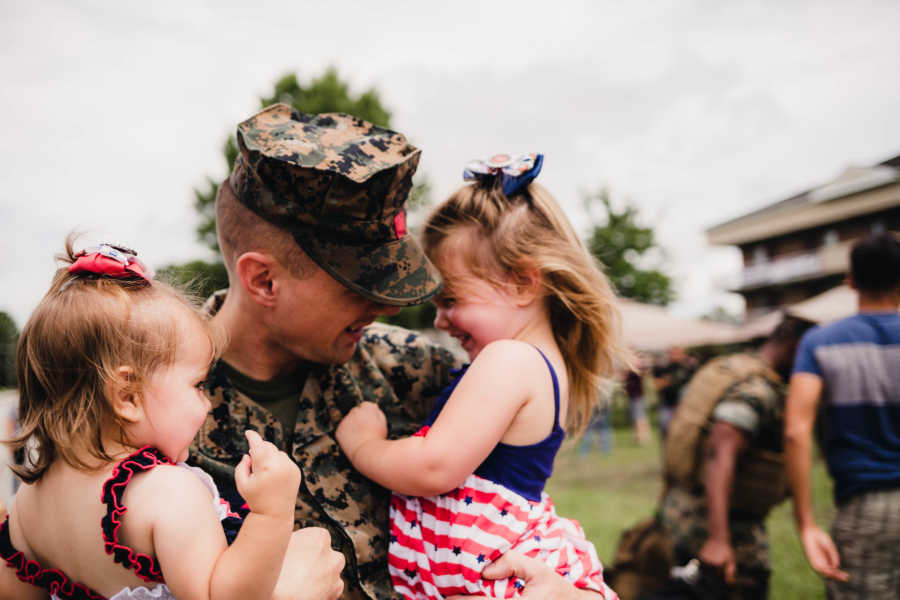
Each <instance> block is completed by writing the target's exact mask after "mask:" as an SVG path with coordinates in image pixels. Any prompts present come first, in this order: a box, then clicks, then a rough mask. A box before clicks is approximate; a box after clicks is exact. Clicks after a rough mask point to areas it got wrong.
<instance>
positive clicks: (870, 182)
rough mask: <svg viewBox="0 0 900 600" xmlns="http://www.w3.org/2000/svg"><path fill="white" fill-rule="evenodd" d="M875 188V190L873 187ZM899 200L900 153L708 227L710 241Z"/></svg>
mask: <svg viewBox="0 0 900 600" xmlns="http://www.w3.org/2000/svg"><path fill="white" fill-rule="evenodd" d="M873 191H877V192H876V193H871V192H873ZM891 206H900V154H898V155H897V156H894V157H892V158H889V159H887V160H885V161H883V162H880V163H878V164H876V165H872V166H870V167H848V168H847V169H845V170H844V171H843V172H842V173H841V174H840V175H839V176H838V177H837V178H835V179H833V180H831V181H828V182H826V183H824V184H822V185H819V186H817V187H814V188H811V189H808V190H806V191H803V192H801V193H799V194H795V195H793V196H791V197H789V198H785V199H784V200H779V201H778V202H775V203H773V204H770V205H768V206H764V207H763V208H760V209H758V210H755V211H752V212H749V213H747V214H745V215H742V216H740V217H737V218H734V219H731V220H729V221H725V222H724V223H720V224H718V225H715V226H713V227H710V228H709V229H707V230H706V235H707V239H708V240H709V242H710V243H712V244H724V245H731V244H738V245H740V244H746V243H750V242H754V241H758V240H764V239H769V238H772V237H776V236H778V235H784V234H786V233H791V232H793V231H801V230H804V229H809V228H811V227H817V226H821V225H827V224H829V223H833V222H837V221H841V220H844V219H847V218H851V217H855V216H859V215H864V214H868V213H871V212H877V211H879V210H883V209H885V208H889V207H891Z"/></svg>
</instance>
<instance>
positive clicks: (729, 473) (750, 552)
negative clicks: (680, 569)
mask: <svg viewBox="0 0 900 600" xmlns="http://www.w3.org/2000/svg"><path fill="white" fill-rule="evenodd" d="M810 325H811V324H810V323H807V322H805V321H800V320H797V319H786V320H785V321H783V322H782V324H781V325H779V327H778V328H777V329H776V330H775V332H774V333H773V334H772V336H771V337H770V338H769V339H768V340H767V341H766V343H765V344H764V345H763V346H762V347H761V348H760V349H759V351H758V352H757V353H755V354H744V355H735V356H729V357H724V358H719V359H716V360H714V361H711V362H710V363H709V364H707V365H706V366H704V367H703V368H702V369H701V370H700V371H698V372H697V374H696V375H695V376H694V378H693V379H692V380H691V382H690V383H689V384H688V387H687V388H686V390H685V398H684V400H683V401H682V404H681V405H680V406H679V409H678V410H677V411H676V413H675V416H674V417H673V420H672V430H671V434H672V439H670V440H668V441H667V445H666V451H667V467H666V474H667V482H666V488H665V491H664V494H663V498H662V501H661V504H660V510H659V518H660V520H661V523H662V525H663V528H664V530H665V531H666V533H667V534H668V538H669V541H670V542H671V550H672V551H673V557H674V561H675V564H676V565H685V564H687V563H689V562H690V561H691V560H692V559H695V558H697V559H699V565H700V571H699V580H693V581H689V582H687V583H686V582H685V581H683V580H676V581H673V582H671V583H670V584H669V585H668V586H666V588H665V589H663V590H660V591H659V592H657V593H654V594H650V595H648V596H644V598H657V599H661V598H692V597H704V598H729V599H732V598H733V599H750V598H753V599H760V598H766V597H767V596H768V589H769V578H770V573H771V569H772V568H771V562H770V558H769V545H768V538H767V535H766V529H765V517H766V513H767V512H768V510H769V509H770V508H771V507H772V505H774V504H775V503H777V502H779V501H780V500H781V499H783V498H784V493H783V491H784V485H785V476H784V474H783V471H784V469H783V450H782V445H783V444H782V437H783V433H782V431H783V423H784V399H785V394H786V388H785V384H784V373H785V372H787V371H789V369H790V365H791V364H792V360H793V357H794V353H795V351H796V347H797V343H798V341H799V339H800V336H801V335H802V333H803V332H804V331H805V330H806V328H808V327H809V326H810ZM715 371H718V372H715ZM714 379H718V380H719V381H720V382H721V384H720V388H718V389H724V391H723V392H721V393H718V394H717V398H708V399H705V400H701V403H703V402H705V403H707V406H709V407H710V408H711V409H712V412H711V414H709V416H708V421H707V423H706V424H705V426H703V427H702V429H698V431H699V432H700V434H701V437H700V438H699V439H698V440H697V448H696V450H692V451H691V452H694V454H692V455H691V456H696V457H697V458H696V459H694V460H692V462H693V463H694V465H693V467H692V468H693V473H694V475H692V476H691V477H688V478H675V477H673V476H672V473H673V471H674V469H673V468H671V465H670V463H671V457H670V456H669V455H670V454H671V453H673V452H675V450H674V448H672V447H671V446H670V444H678V443H681V440H682V439H684V438H680V433H681V432H682V431H684V429H683V428H682V427H681V425H682V424H683V423H684V418H685V416H686V415H684V414H681V413H682V412H683V411H688V410H689V409H690V408H691V407H692V405H693V406H696V405H697V402H696V400H697V399H698V398H692V395H694V394H703V393H716V392H711V390H712V389H716V388H715V387H714V386H710V385H707V384H706V383H704V382H709V381H711V380H714ZM698 383H699V385H698ZM698 450H699V451H698ZM756 455H765V456H770V457H775V460H774V461H773V462H772V463H771V464H773V465H774V468H775V469H776V470H777V473H769V474H765V475H763V476H759V475H758V474H756V473H751V472H749V465H750V461H749V458H750V457H751V456H756ZM754 480H755V481H754ZM748 485H757V486H759V487H758V488H756V489H755V490H751V491H749V492H748V491H747V489H746V486H748ZM739 496H742V497H741V498H740V499H739ZM746 496H751V497H752V498H750V499H749V500H748V499H747V498H746ZM761 496H768V499H767V500H760V497H761ZM755 500H760V502H761V504H762V506H756V505H754V501H755ZM688 579H690V578H688ZM698 594H699V595H698Z"/></svg>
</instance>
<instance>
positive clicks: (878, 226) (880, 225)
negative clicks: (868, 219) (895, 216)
mask: <svg viewBox="0 0 900 600" xmlns="http://www.w3.org/2000/svg"><path fill="white" fill-rule="evenodd" d="M869 230H870V231H871V232H872V233H884V232H885V226H884V221H882V220H881V219H878V220H877V221H874V222H873V223H872V225H871V226H870V227H869Z"/></svg>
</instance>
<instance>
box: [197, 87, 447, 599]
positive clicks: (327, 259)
mask: <svg viewBox="0 0 900 600" xmlns="http://www.w3.org/2000/svg"><path fill="white" fill-rule="evenodd" d="M237 143H238V150H239V153H238V156H237V159H236V161H235V165H234V169H233V170H232V172H231V174H230V175H229V178H228V179H227V181H226V182H225V183H224V184H223V185H228V186H230V187H231V189H232V191H233V192H234V194H235V196H236V197H237V199H238V200H239V201H240V202H241V203H242V204H243V205H244V206H246V207H247V208H249V209H250V210H252V211H253V212H255V213H256V214H257V215H259V216H260V217H262V218H263V219H266V220H267V221H269V222H271V223H273V224H274V225H276V226H277V227H279V228H281V229H283V230H285V231H287V232H289V233H291V234H292V236H293V237H294V240H295V241H296V242H297V244H298V245H299V246H300V247H301V248H303V250H304V251H305V252H306V253H307V254H308V255H309V256H310V257H311V258H312V259H313V260H314V261H315V262H316V263H317V264H318V265H319V266H320V267H321V268H322V269H323V270H325V271H326V272H327V273H328V274H329V275H331V276H332V277H333V278H334V279H336V280H337V281H339V282H340V283H341V284H343V285H344V286H346V287H348V288H349V289H351V290H353V291H355V292H358V293H359V294H361V295H362V296H364V297H366V298H368V299H370V300H373V301H375V302H378V303H380V304H389V305H396V306H406V305H412V304H418V303H421V302H424V301H425V300H427V299H428V298H430V297H431V296H433V295H434V294H436V293H437V292H438V291H439V289H440V285H441V284H440V276H439V274H438V273H437V270H436V269H435V268H434V266H433V265H432V264H431V263H430V262H429V261H428V260H427V258H426V257H425V255H424V253H423V252H422V250H421V248H420V247H419V245H418V244H417V243H416V242H415V240H414V239H413V238H412V237H411V236H409V235H408V233H407V230H406V223H405V209H404V206H405V202H406V197H407V195H408V192H409V189H410V187H411V185H412V175H413V173H414V172H415V169H416V165H417V164H418V160H419V150H418V149H417V148H415V147H413V146H411V145H410V144H408V143H407V141H406V138H404V137H403V135H401V134H399V133H397V132H394V131H390V130H387V129H383V128H380V127H376V126H374V125H372V124H371V123H367V122H365V121H363V120H361V119H358V118H356V117H353V116H350V115H344V114H324V115H305V114H302V113H298V112H297V111H294V110H292V109H291V107H289V106H287V105H284V104H276V105H273V106H270V107H267V108H265V109H263V110H262V111H260V112H259V113H258V114H256V115H254V116H253V117H251V118H249V119H247V120H246V121H244V122H242V123H240V124H239V125H238V128H237ZM223 301H224V295H218V296H217V297H214V298H213V299H212V301H211V303H210V306H209V309H210V312H215V311H216V310H217V309H218V308H219V307H220V306H221V303H222V302H223ZM296 318H298V319H302V318H303V315H302V314H300V315H297V317H296ZM335 318H338V319H340V318H342V316H341V315H335ZM232 350H234V349H232ZM237 350H238V351H239V350H240V349H237ZM459 366H460V363H459V361H458V360H457V359H456V358H455V357H454V356H453V355H452V354H450V353H449V352H448V351H447V350H445V349H443V348H441V347H439V346H437V345H436V344H433V343H431V342H430V341H428V340H427V339H426V338H424V337H423V336H421V335H419V334H416V333H412V332H409V331H406V330H403V329H399V328H394V327H389V326H386V325H380V324H373V325H371V326H369V327H368V328H367V330H366V331H365V333H364V337H363V339H362V340H361V342H360V343H359V344H358V347H357V349H356V352H355V353H354V354H353V356H352V358H351V359H350V360H349V361H348V362H347V363H345V364H339V365H308V371H307V376H306V379H305V383H304V384H303V386H302V389H298V390H297V402H298V403H299V412H298V415H297V420H296V422H295V424H294V427H293V431H291V432H286V431H283V427H284V426H283V425H282V423H281V422H280V421H279V419H278V418H276V417H275V416H274V415H273V414H272V413H271V412H270V411H269V410H267V409H266V408H264V407H263V406H261V405H260V404H259V403H257V402H255V401H254V400H253V399H252V398H249V397H247V396H245V395H244V394H243V393H242V392H240V391H239V390H238V389H237V388H236V386H235V385H234V384H233V383H232V382H231V381H229V379H228V377H227V375H226V373H225V371H226V369H225V368H224V367H217V366H214V367H213V369H212V370H211V373H210V376H209V378H208V380H207V392H208V395H209V397H210V399H211V402H212V409H211V412H210V415H209V416H208V417H207V419H206V422H205V423H204V425H203V427H202V428H201V430H200V432H199V434H198V436H197V438H196V439H195V441H194V444H193V445H192V448H191V461H192V462H194V463H195V464H197V465H198V466H200V467H202V468H203V469H205V470H206V471H207V472H209V473H210V474H211V475H212V476H213V477H214V478H215V480H216V482H217V484H218V485H219V487H220V489H221V490H222V492H223V496H224V497H226V498H230V499H237V500H239V497H238V496H237V495H236V491H235V486H234V478H233V472H234V466H235V465H236V464H237V463H238V462H239V460H240V458H241V455H242V454H243V453H245V452H247V449H248V447H247V442H246V440H245V438H244V430H245V429H255V430H257V431H258V432H259V433H260V434H261V435H262V436H263V437H264V438H265V439H267V440H269V441H271V442H272V443H274V444H275V445H276V446H278V447H279V448H282V449H283V450H284V451H285V452H287V453H288V454H289V455H290V456H291V457H292V458H293V459H294V460H295V461H296V462H297V464H298V465H299V466H300V467H301V470H302V471H303V474H304V479H303V483H302V484H301V486H300V492H299V495H298V497H297V503H296V511H295V525H296V526H297V527H308V526H319V527H324V528H326V529H327V530H328V531H330V532H331V538H332V545H333V546H334V548H335V549H337V550H339V551H341V552H342V553H343V554H344V556H345V557H346V568H345V569H344V573H343V577H344V582H345V591H344V594H343V596H342V598H345V599H354V600H356V599H359V598H376V599H379V600H380V599H385V598H390V599H397V598H400V596H399V595H397V594H395V593H394V592H393V589H392V587H391V583H390V578H389V576H388V570H387V539H386V531H387V525H388V501H389V497H390V494H389V492H388V491H387V490H385V489H384V488H382V487H380V486H378V485H376V484H374V483H372V482H371V481H369V480H367V479H366V478H364V477H363V476H362V475H360V474H359V473H357V472H356V471H355V470H354V469H353V467H352V466H351V464H350V462H349V461H348V460H347V459H346V457H345V456H344V455H343V454H342V453H341V450H340V448H339V446H338V444H337V442H336V441H335V438H334V431H335V429H336V428H337V425H338V423H339V422H340V421H341V419H342V418H343V416H344V415H345V414H347V412H349V411H350V409H352V408H353V407H354V406H356V405H357V404H359V403H360V402H364V401H373V402H376V403H378V405H379V406H380V407H381V409H382V410H383V411H384V413H385V414H386V416H387V420H388V424H389V433H390V435H391V436H392V437H398V436H405V435H410V434H412V433H414V432H415V431H416V430H417V428H418V427H419V425H420V424H421V423H422V422H423V420H424V419H425V417H426V415H427V414H428V410H429V409H430V405H431V401H432V400H433V399H434V398H435V396H437V394H438V393H439V392H440V391H441V390H442V389H443V388H444V387H445V386H446V385H447V384H448V383H449V382H450V369H452V368H456V367H459ZM241 503H242V502H240V500H239V505H240V504H241Z"/></svg>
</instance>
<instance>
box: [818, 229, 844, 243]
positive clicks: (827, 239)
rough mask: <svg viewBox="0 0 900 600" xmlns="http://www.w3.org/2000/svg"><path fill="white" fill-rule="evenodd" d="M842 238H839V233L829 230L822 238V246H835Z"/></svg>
mask: <svg viewBox="0 0 900 600" xmlns="http://www.w3.org/2000/svg"><path fill="white" fill-rule="evenodd" d="M840 239H841V238H840V236H838V232H837V231H835V230H834V229H829V230H828V231H826V232H825V235H824V236H823V237H822V245H823V246H826V247H827V246H834V245H835V244H837V243H838V242H839V241H840Z"/></svg>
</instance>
